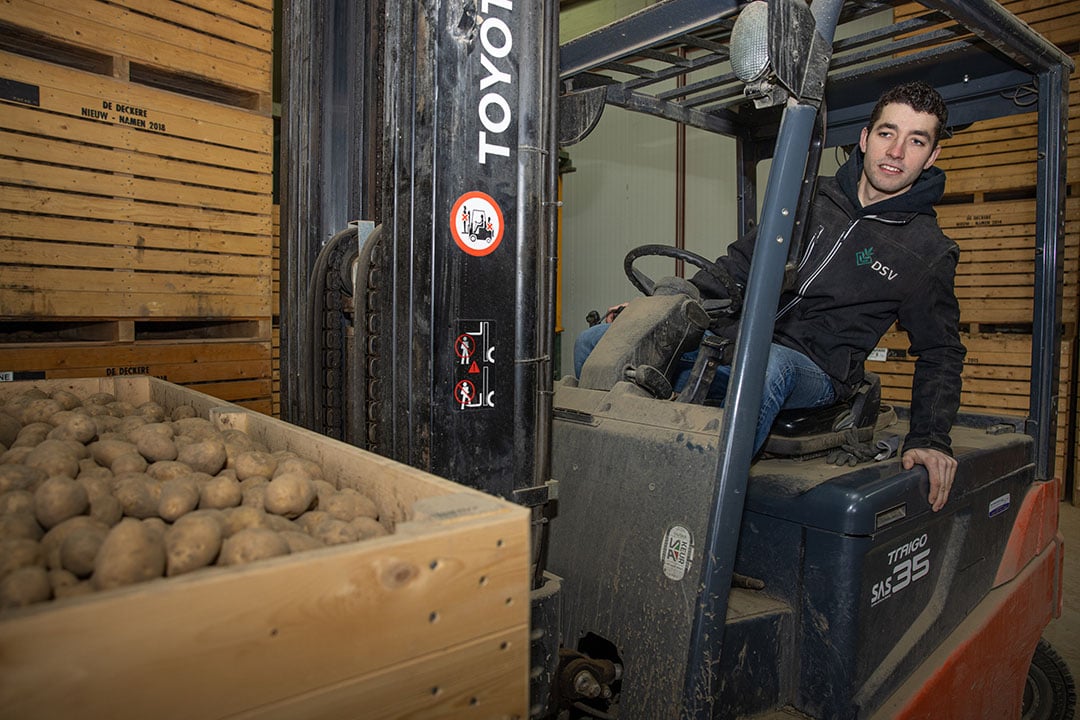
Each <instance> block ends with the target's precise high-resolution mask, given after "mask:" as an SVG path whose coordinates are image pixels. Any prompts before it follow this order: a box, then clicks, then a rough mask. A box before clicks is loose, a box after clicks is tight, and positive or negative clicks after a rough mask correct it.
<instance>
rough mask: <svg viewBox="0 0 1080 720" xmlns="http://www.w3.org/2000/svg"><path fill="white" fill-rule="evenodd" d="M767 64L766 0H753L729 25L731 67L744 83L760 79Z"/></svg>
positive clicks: (767, 21)
mask: <svg viewBox="0 0 1080 720" xmlns="http://www.w3.org/2000/svg"><path fill="white" fill-rule="evenodd" d="M768 68H769V3H767V2H765V0H755V1H754V2H752V3H750V4H749V5H747V6H746V7H744V8H743V10H742V12H740V13H739V17H738V18H737V19H736V20H735V26H734V27H733V28H732V29H731V69H732V71H734V73H735V77H737V78H739V80H741V81H743V82H744V83H752V82H754V81H756V80H760V79H761V77H762V76H763V75H764V74H765V71H766V70H768Z"/></svg>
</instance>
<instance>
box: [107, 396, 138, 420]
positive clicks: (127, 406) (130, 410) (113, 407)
mask: <svg viewBox="0 0 1080 720" xmlns="http://www.w3.org/2000/svg"><path fill="white" fill-rule="evenodd" d="M105 407H106V408H107V409H108V411H109V414H110V415H113V416H115V417H118V418H122V417H127V416H128V415H133V414H134V413H135V406H134V405H132V404H131V403H129V402H126V401H124V400H117V401H116V402H111V403H109V404H108V405H106V406H105Z"/></svg>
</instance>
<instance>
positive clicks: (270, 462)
mask: <svg viewBox="0 0 1080 720" xmlns="http://www.w3.org/2000/svg"><path fill="white" fill-rule="evenodd" d="M232 468H233V470H235V471H236V479H237V480H241V481H243V480H247V479H248V478H250V477H265V478H267V479H268V480H269V478H270V477H271V476H272V475H273V474H274V471H275V470H277V460H276V459H275V458H274V456H273V455H271V454H270V453H267V452H261V451H259V450H248V451H247V452H242V453H240V454H239V455H237V456H236V461H235V462H234V463H233V465H232Z"/></svg>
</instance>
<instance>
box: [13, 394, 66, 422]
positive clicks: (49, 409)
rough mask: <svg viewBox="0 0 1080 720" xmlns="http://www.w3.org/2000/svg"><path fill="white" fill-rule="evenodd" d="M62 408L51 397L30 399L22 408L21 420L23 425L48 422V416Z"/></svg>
mask: <svg viewBox="0 0 1080 720" xmlns="http://www.w3.org/2000/svg"><path fill="white" fill-rule="evenodd" d="M63 409H64V407H63V406H62V405H61V404H60V403H58V402H56V401H55V400H53V399H52V398H41V399H38V400H31V401H30V402H29V403H28V404H27V406H26V407H25V408H23V414H22V421H23V424H24V425H29V424H30V423H39V422H48V421H49V418H51V417H52V416H53V415H55V414H56V413H58V412H60V411H61V410H63Z"/></svg>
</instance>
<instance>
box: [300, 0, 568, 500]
mask: <svg viewBox="0 0 1080 720" xmlns="http://www.w3.org/2000/svg"><path fill="white" fill-rule="evenodd" d="M285 17H286V20H287V21H288V28H289V30H288V32H287V34H286V43H285V54H286V58H287V59H286V63H285V68H286V77H285V88H286V100H287V107H288V108H289V112H288V113H287V115H286V118H285V120H286V122H285V128H284V133H283V134H284V136H285V137H286V139H287V142H288V145H287V151H286V153H285V156H284V171H283V177H284V178H286V179H287V180H286V184H285V199H284V202H283V207H284V211H283V217H284V218H285V219H284V221H283V227H284V231H283V232H284V235H285V238H286V240H285V247H286V250H285V253H284V255H285V257H286V262H285V266H286V268H287V271H288V279H287V281H285V282H284V283H283V285H284V288H283V295H284V297H285V300H284V303H285V304H286V307H284V308H283V312H282V317H283V332H282V356H283V364H284V366H285V371H284V372H283V389H282V394H283V411H284V412H285V413H286V415H287V419H289V420H290V421H292V422H296V423H298V424H301V425H305V426H307V427H310V428H312V429H317V430H320V431H322V432H325V433H327V434H331V435H333V436H335V437H339V438H341V439H345V440H347V441H349V442H352V443H353V444H356V445H358V446H361V447H365V448H368V449H371V450H374V451H376V452H379V453H381V454H383V455H386V456H388V457H392V458H394V459H396V460H399V461H402V462H405V463H408V464H410V465H413V466H415V467H419V468H423V469H425V470H428V471H430V472H432V473H435V474H437V475H440V476H442V477H447V478H449V479H451V480H455V481H457V482H460V483H463V484H466V485H470V486H472V487H476V488H479V489H481V490H484V491H487V492H490V493H492V494H494V495H498V496H501V497H504V498H507V499H511V500H516V501H518V502H519V503H522V504H525V505H529V506H535V505H540V504H542V503H544V502H546V501H547V499H548V487H547V484H546V483H547V480H548V479H549V470H548V467H547V457H548V449H547V448H548V445H549V442H548V439H547V433H548V432H549V426H550V419H549V418H550V400H551V385H552V379H553V369H552V355H553V352H552V346H553V342H554V331H553V328H554V297H553V293H554V287H555V280H554V259H555V249H554V248H555V246H554V235H555V222H556V212H557V207H556V200H557V197H556V196H557V167H558V165H557V163H558V158H557V153H556V152H555V117H556V115H555V113H556V108H557V103H556V102H555V91H556V77H557V55H558V44H557V32H558V31H557V8H556V6H555V3H554V1H552V2H546V3H524V2H515V1H514V0H477V1H476V2H471V1H470V2H452V3H447V2H439V1H438V0H420V1H419V2H407V3H382V2H379V1H377V0H376V1H374V2H369V3H355V2H330V3H327V4H326V5H325V6H324V5H323V4H322V3H311V2H302V1H301V0H294V1H293V2H286V9H285ZM294 182H295V184H293V183H294ZM357 220H374V221H376V222H377V223H378V225H379V231H378V232H375V233H374V234H372V235H371V239H370V242H369V241H368V240H367V238H366V235H367V233H368V232H370V228H367V229H365V228H360V229H359V231H353V232H350V231H349V230H348V227H349V223H350V222H351V221H357ZM339 232H341V233H342V238H343V240H344V242H345V244H351V245H352V246H353V247H352V248H351V249H350V250H348V251H338V253H337V254H338V256H339V259H338V264H341V262H348V261H352V260H353V259H354V258H356V257H357V256H358V255H359V262H358V263H357V265H356V269H355V273H356V277H355V278H349V279H348V281H347V282H346V283H345V285H352V283H353V282H355V288H356V292H355V294H354V295H353V297H352V298H351V307H349V303H345V304H342V303H341V302H340V301H337V302H335V298H334V291H335V290H336V289H338V288H339V287H340V286H341V285H342V283H341V282H338V281H337V277H338V276H342V275H349V274H350V273H351V272H353V270H352V268H351V267H349V268H346V269H341V268H338V269H333V270H330V271H329V275H330V276H331V279H330V281H329V282H328V281H327V280H326V278H325V277H324V274H325V273H326V272H327V271H326V268H327V267H328V264H327V262H326V261H325V260H324V259H322V258H321V257H320V256H323V255H329V254H331V253H333V251H334V250H335V247H334V245H335V244H336V243H335V242H334V238H335V237H336V234H337V233H339ZM357 236H359V238H360V239H361V240H363V241H364V243H363V244H366V245H369V247H362V248H360V249H359V250H358V249H357V247H356V246H357V245H358V240H357ZM333 264H334V263H330V265H333ZM311 275H314V276H315V277H314V280H311V279H309V278H310V277H311ZM313 290H315V292H312V291H313ZM348 291H349V292H350V293H352V287H350V288H348ZM324 296H329V299H325V298H324ZM312 307H317V308H318V312H312ZM353 324H355V325H356V327H357V328H358V330H357V331H356V332H355V333H354V332H353V328H352V325H353ZM343 332H345V333H347V334H348V335H349V336H351V337H357V338H360V340H361V341H360V347H359V348H358V349H357V350H356V351H355V352H353V353H347V352H345V351H344V350H342V348H344V347H346V345H347V343H348V340H347V339H341V338H338V337H335V336H337V335H341V334H342V333H343ZM328 337H330V338H331V340H329V341H327V338H328ZM316 345H317V346H319V349H318V350H315V351H313V350H312V347H313V346H316ZM328 408H330V409H332V412H331V411H328Z"/></svg>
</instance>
